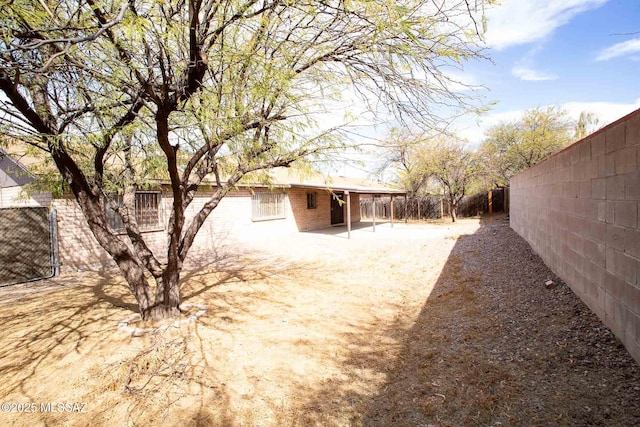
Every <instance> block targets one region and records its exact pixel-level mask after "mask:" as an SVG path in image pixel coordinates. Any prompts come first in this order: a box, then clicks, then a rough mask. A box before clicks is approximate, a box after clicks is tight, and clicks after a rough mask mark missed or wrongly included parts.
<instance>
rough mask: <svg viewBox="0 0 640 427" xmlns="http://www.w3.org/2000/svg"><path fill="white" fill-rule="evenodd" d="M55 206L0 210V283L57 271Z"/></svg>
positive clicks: (10, 282)
mask: <svg viewBox="0 0 640 427" xmlns="http://www.w3.org/2000/svg"><path fill="white" fill-rule="evenodd" d="M57 231H58V230H57V219H56V211H55V209H51V210H49V209H48V208H44V207H20V208H5V209H0V286H5V285H12V284H16V283H23V282H28V281H31V280H36V279H44V278H47V277H52V276H54V275H57V274H59V268H60V267H59V266H60V263H59V256H58V238H57V234H58V233H57Z"/></svg>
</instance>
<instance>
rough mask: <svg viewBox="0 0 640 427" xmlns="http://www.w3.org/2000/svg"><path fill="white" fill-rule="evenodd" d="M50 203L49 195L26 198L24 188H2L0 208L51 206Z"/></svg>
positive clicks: (33, 195)
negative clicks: (23, 192)
mask: <svg viewBox="0 0 640 427" xmlns="http://www.w3.org/2000/svg"><path fill="white" fill-rule="evenodd" d="M50 203H51V195H50V194H49V193H35V194H31V195H29V196H28V197H25V195H24V194H22V187H4V188H2V187H0V208H15V207H22V206H30V207H36V206H49V204H50Z"/></svg>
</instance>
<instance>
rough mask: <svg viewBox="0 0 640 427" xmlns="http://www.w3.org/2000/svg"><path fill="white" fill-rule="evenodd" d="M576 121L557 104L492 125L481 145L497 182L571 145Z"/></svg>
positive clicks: (500, 184)
mask: <svg viewBox="0 0 640 427" xmlns="http://www.w3.org/2000/svg"><path fill="white" fill-rule="evenodd" d="M572 129H573V124H572V122H571V120H570V119H569V118H568V114H567V112H566V111H564V110H562V109H560V108H558V107H546V108H534V109H531V110H528V111H526V112H525V113H524V115H523V116H522V118H520V119H519V120H517V121H512V122H503V123H501V124H499V125H496V126H494V127H492V128H490V129H489V130H488V131H487V133H486V135H485V140H484V142H483V143H482V145H481V147H480V152H481V155H482V158H483V163H484V164H485V166H486V168H487V173H488V175H490V176H491V177H492V180H493V181H494V183H495V185H499V186H503V185H508V184H509V179H510V178H511V177H512V176H513V175H515V174H517V173H519V172H520V171H522V170H524V169H526V168H528V167H531V166H533V165H535V164H536V163H538V162H540V161H541V160H543V159H544V158H546V157H548V156H549V155H551V154H553V153H555V152H557V151H559V150H561V149H562V148H564V147H566V146H568V145H569V144H571V143H572V142H573V141H574V139H573V137H574V135H573V134H572Z"/></svg>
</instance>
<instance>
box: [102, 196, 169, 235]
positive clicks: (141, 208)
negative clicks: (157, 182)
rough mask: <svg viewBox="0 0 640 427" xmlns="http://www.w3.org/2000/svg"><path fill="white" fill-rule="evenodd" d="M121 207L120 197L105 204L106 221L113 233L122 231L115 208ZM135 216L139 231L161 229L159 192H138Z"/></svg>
mask: <svg viewBox="0 0 640 427" xmlns="http://www.w3.org/2000/svg"><path fill="white" fill-rule="evenodd" d="M119 206H122V196H121V195H117V196H113V197H112V198H111V200H110V201H108V202H107V204H106V214H107V220H108V221H109V227H111V229H112V230H113V231H124V222H123V221H122V217H120V215H119V214H118V213H117V212H116V210H115V207H119ZM135 215H136V221H137V222H138V227H139V228H140V230H143V231H149V230H156V229H158V228H161V227H162V222H161V216H160V192H159V191H138V192H136V199H135Z"/></svg>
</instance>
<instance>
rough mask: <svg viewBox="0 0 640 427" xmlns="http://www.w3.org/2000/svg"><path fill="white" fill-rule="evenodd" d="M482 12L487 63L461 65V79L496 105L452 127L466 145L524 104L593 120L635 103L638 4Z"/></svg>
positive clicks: (551, 3) (512, 6)
mask: <svg viewBox="0 0 640 427" xmlns="http://www.w3.org/2000/svg"><path fill="white" fill-rule="evenodd" d="M487 17H488V27H487V33H486V43H487V46H488V48H489V49H488V51H487V54H488V56H490V57H491V58H492V60H493V62H494V64H489V63H484V62H483V63H479V62H474V63H470V64H466V65H465V70H464V73H463V76H464V78H465V80H466V81H467V82H469V83H473V84H481V85H484V86H486V87H487V88H488V91H487V92H486V93H484V96H485V97H486V99H487V100H495V101H497V105H496V106H495V107H493V108H492V109H491V111H490V112H489V113H488V114H487V115H486V116H484V117H482V118H481V120H480V122H479V123H478V124H477V123H476V122H475V121H474V120H471V119H469V118H467V119H465V120H463V121H460V122H459V123H458V124H457V127H458V130H459V133H460V134H461V135H462V136H463V137H466V138H467V139H469V140H470V141H471V142H472V143H479V142H480V141H481V140H482V136H483V134H484V131H485V129H486V128H487V127H489V126H492V125H495V124H497V123H499V122H500V121H503V120H511V119H516V118H517V117H519V116H520V115H521V114H522V112H523V111H525V110H527V109H530V108H535V107H544V106H547V105H558V106H561V107H563V108H565V109H566V110H567V111H568V112H569V113H570V115H571V116H572V117H574V118H577V116H578V115H579V114H580V111H592V112H594V113H595V114H596V115H597V116H598V117H599V119H600V125H605V124H607V123H610V122H612V121H614V120H616V119H618V118H620V117H622V116H624V115H625V114H627V113H629V112H631V111H633V110H635V109H637V108H640V79H639V78H638V69H639V68H640V1H638V0H608V1H607V0H510V1H509V0H503V1H502V5H500V6H497V7H493V8H491V9H490V10H488V11H487Z"/></svg>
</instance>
